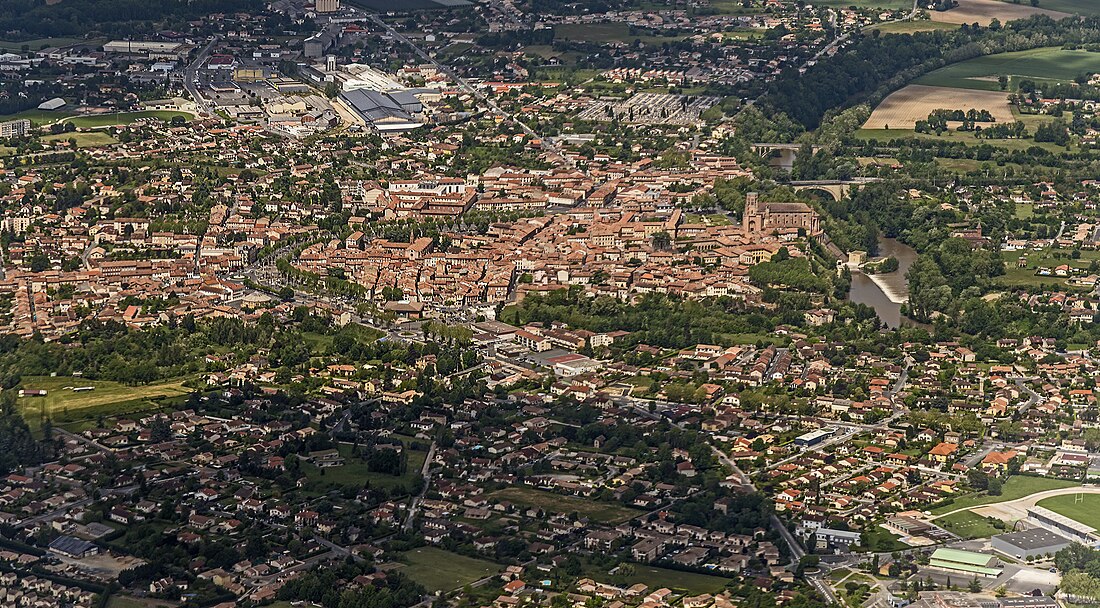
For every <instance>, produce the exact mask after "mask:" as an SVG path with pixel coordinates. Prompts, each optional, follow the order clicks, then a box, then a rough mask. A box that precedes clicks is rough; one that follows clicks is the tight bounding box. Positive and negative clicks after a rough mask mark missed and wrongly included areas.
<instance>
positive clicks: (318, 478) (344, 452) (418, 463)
mask: <svg viewBox="0 0 1100 608" xmlns="http://www.w3.org/2000/svg"><path fill="white" fill-rule="evenodd" d="M338 449H339V451H340V455H341V456H343V457H344V462H345V464H344V466H341V467H329V468H325V469H319V468H317V467H315V466H313V465H312V464H308V463H302V472H303V473H305V475H306V482H307V485H306V490H307V491H311V492H317V493H321V492H324V491H325V490H326V489H328V488H331V487H333V486H337V487H345V488H347V487H351V488H362V487H363V485H364V484H365V483H367V482H369V483H370V485H371V487H372V488H386V489H387V490H392V489H393V488H395V487H398V486H401V487H405V488H408V487H411V485H412V483H413V481H414V480H415V479H416V478H418V477H420V470H421V468H423V466H424V459H425V458H427V453H425V452H418V451H415V450H406V451H405V453H406V454H408V459H409V460H408V466H407V467H406V469H405V474H404V475H387V474H385V473H376V472H373V471H371V470H370V468H369V467H368V466H367V463H366V462H364V461H363V460H362V459H360V458H356V457H355V456H353V455H352V453H351V446H350V445H347V444H340V445H339V446H338Z"/></svg>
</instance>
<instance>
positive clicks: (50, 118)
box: [0, 109, 72, 127]
mask: <svg viewBox="0 0 1100 608" xmlns="http://www.w3.org/2000/svg"><path fill="white" fill-rule="evenodd" d="M69 116H72V113H71V112H66V111H64V110H58V111H55V112H49V111H46V110H38V109H34V110H26V111H23V112H19V113H16V114H5V115H0V120H18V119H20V118H26V119H28V120H30V121H31V123H33V124H34V126H36V127H38V126H42V125H46V124H50V123H52V122H57V121H59V120H61V119H62V118H66V117H69Z"/></svg>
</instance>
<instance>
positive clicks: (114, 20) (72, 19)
mask: <svg viewBox="0 0 1100 608" xmlns="http://www.w3.org/2000/svg"><path fill="white" fill-rule="evenodd" d="M261 6H262V2H260V1H259V0H160V1H158V2H147V1H146V0H66V1H65V2H57V3H48V2H45V3H44V2H42V1H41V0H6V1H5V2H3V3H2V4H0V30H3V31H5V32H18V33H20V34H22V35H24V36H27V37H35V38H49V37H54V36H82V35H84V34H86V33H87V32H89V31H101V32H105V33H109V34H116V33H119V34H122V33H129V34H132V33H133V30H132V29H129V28H128V27H127V24H134V23H136V22H160V21H163V20H165V19H177V20H181V21H187V20H193V19H201V18H206V17H209V16H210V15H212V14H215V13H222V12H238V11H253V10H256V9H258V8H259V7H261Z"/></svg>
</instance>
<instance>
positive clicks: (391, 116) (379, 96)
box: [340, 89, 423, 131]
mask: <svg viewBox="0 0 1100 608" xmlns="http://www.w3.org/2000/svg"><path fill="white" fill-rule="evenodd" d="M340 99H341V100H343V102H344V103H345V104H346V105H347V106H348V107H349V108H350V109H352V110H353V111H354V112H355V113H356V114H358V115H359V117H360V118H362V119H363V121H364V122H366V124H368V125H371V126H373V127H374V128H375V129H378V130H379V131H407V130H410V129H415V128H417V127H419V126H421V123H419V122H417V121H416V120H414V119H413V114H414V113H417V112H421V111H422V110H423V106H421V105H420V101H419V100H417V99H416V97H414V96H413V95H412V94H410V93H408V92H405V91H390V92H386V93H382V92H380V91H371V90H368V89H355V90H353V91H345V92H343V93H341V94H340Z"/></svg>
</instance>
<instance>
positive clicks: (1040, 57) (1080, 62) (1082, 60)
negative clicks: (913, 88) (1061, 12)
mask: <svg viewBox="0 0 1100 608" xmlns="http://www.w3.org/2000/svg"><path fill="white" fill-rule="evenodd" d="M1042 6H1043V8H1051V7H1049V6H1047V4H1046V1H1045V0H1044V3H1043V4H1042ZM1092 72H1100V53H1090V52H1088V51H1066V50H1062V48H1061V47H1044V48H1039V49H1031V50H1029V51H1019V52H1015V53H999V54H996V55H986V56H984V57H976V58H974V59H970V60H968V61H961V62H959V63H955V64H952V65H949V66H945V67H942V68H940V69H938V70H935V71H933V72H930V73H928V74H925V75H924V76H921V77H920V78H918V79H916V80H915V81H913V82H914V84H924V85H929V86H939V87H957V88H962V89H978V90H982V91H997V90H1000V86H999V85H998V83H997V77H998V76H1000V75H1004V76H1008V77H1009V78H1010V79H1011V84H1010V85H1009V88H1010V89H1011V88H1014V87H1015V86H1016V84H1018V83H1019V81H1020V80H1022V79H1032V80H1056V81H1070V80H1073V79H1074V78H1075V77H1077V75H1079V74H1083V73H1092Z"/></svg>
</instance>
